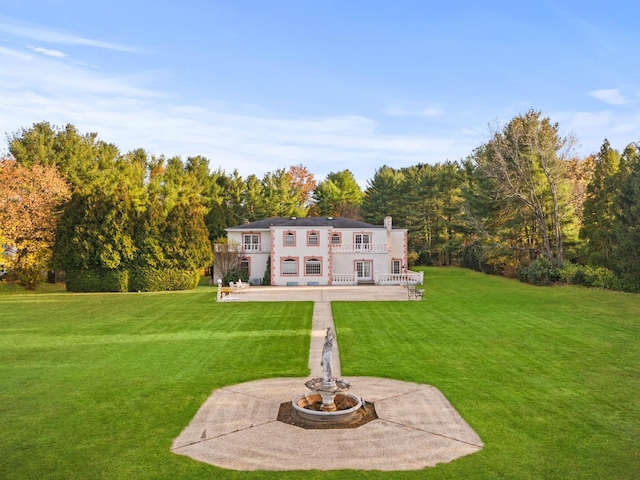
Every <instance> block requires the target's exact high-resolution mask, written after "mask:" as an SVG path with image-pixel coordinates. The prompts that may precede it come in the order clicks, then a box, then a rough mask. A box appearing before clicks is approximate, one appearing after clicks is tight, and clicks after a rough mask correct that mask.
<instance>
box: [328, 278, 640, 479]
mask: <svg viewBox="0 0 640 480" xmlns="http://www.w3.org/2000/svg"><path fill="white" fill-rule="evenodd" d="M425 283H426V285H425V287H426V291H425V299H424V300H423V301H422V302H420V303H418V302H410V303H406V304H402V305H398V304H395V303H377V304H371V303H358V304H356V303H334V304H333V312H334V319H335V322H336V328H337V331H338V338H339V342H340V358H341V362H342V373H343V375H344V376H346V377H348V376H349V375H351V376H355V375H375V376H381V377H389V378H396V379H402V380H408V381H413V382H419V383H426V384H432V385H435V386H437V387H438V388H439V389H440V390H441V391H442V392H443V393H444V394H445V395H446V396H447V397H448V398H449V400H450V401H451V402H452V403H453V405H454V406H455V407H456V408H457V410H458V411H459V412H460V413H461V414H462V415H463V417H464V418H465V419H466V420H467V421H468V422H469V423H470V424H471V426H472V427H473V428H474V429H475V430H476V432H477V433H478V434H479V435H480V437H481V438H482V439H483V441H484V442H485V448H484V449H483V450H482V451H481V452H479V453H477V454H474V455H472V456H469V457H466V458H463V459H461V460H457V461H455V462H453V463H451V464H449V465H442V466H438V467H437V468H435V469H434V470H433V471H432V472H429V475H424V476H422V477H420V478H474V479H476V478H487V479H492V478H517V479H525V478H532V479H534V478H535V479H550V478H558V479H567V478H580V479H585V478H593V479H604V478H610V479H623V478H629V479H631V478H640V400H639V399H640V397H639V395H640V295H631V294H625V293H619V292H609V291H601V290H588V289H584V288H576V287H533V286H529V285H524V284H521V283H519V282H517V281H512V280H507V279H504V278H499V277H492V276H486V275H483V274H479V273H475V272H470V271H467V270H461V269H454V268H451V269H427V270H426V273H425ZM354 388H356V387H355V386H354ZM403 478H404V477H403ZM406 478H414V477H411V476H407V477H406Z"/></svg>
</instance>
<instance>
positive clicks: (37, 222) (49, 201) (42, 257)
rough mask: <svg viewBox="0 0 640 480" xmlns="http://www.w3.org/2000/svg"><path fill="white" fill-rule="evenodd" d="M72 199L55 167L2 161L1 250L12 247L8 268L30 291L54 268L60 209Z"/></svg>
mask: <svg viewBox="0 0 640 480" xmlns="http://www.w3.org/2000/svg"><path fill="white" fill-rule="evenodd" d="M69 196H70V188H69V185H68V184H67V182H65V181H64V179H63V178H62V177H61V176H60V174H59V173H58V171H57V169H56V168H55V167H54V166H47V165H41V164H31V165H30V166H29V167H27V166H23V165H20V164H18V163H17V162H16V161H14V160H12V159H4V160H0V248H5V249H6V247H9V248H8V251H10V252H11V254H10V255H6V256H5V258H4V264H5V268H8V269H12V270H14V271H15V272H16V273H17V275H18V278H19V279H20V282H21V283H22V284H23V285H25V286H26V287H27V288H34V287H35V286H36V285H37V284H38V283H40V282H41V281H42V280H43V273H44V271H45V270H46V269H47V268H49V266H50V260H51V255H52V248H53V244H54V241H55V232H56V226H57V222H58V218H59V209H60V206H61V205H62V204H63V203H64V202H65V201H67V200H68V198H69ZM4 252H5V253H6V252H7V250H4Z"/></svg>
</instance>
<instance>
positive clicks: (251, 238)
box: [243, 234, 260, 252]
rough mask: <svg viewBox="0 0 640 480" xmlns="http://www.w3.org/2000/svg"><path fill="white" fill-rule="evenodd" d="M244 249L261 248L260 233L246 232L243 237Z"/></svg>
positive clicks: (255, 249) (254, 249)
mask: <svg viewBox="0 0 640 480" xmlns="http://www.w3.org/2000/svg"><path fill="white" fill-rule="evenodd" d="M243 244H244V251H245V252H247V251H257V250H260V235H256V234H245V235H244V237H243Z"/></svg>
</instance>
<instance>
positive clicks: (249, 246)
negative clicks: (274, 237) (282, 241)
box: [213, 243, 271, 255]
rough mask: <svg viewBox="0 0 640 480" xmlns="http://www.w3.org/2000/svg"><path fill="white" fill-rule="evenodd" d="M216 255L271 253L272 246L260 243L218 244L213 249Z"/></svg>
mask: <svg viewBox="0 0 640 480" xmlns="http://www.w3.org/2000/svg"><path fill="white" fill-rule="evenodd" d="M213 251H214V253H221V252H233V253H237V254H238V255H248V254H252V253H271V245H263V244H259V243H245V244H244V245H238V244H233V245H227V244H216V245H214V247H213Z"/></svg>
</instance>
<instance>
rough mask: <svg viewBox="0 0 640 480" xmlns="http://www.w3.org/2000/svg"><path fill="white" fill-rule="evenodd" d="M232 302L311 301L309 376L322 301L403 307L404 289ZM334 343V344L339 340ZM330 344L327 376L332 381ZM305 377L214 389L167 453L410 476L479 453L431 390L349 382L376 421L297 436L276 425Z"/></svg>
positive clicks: (255, 295) (327, 291) (239, 464)
mask: <svg viewBox="0 0 640 480" xmlns="http://www.w3.org/2000/svg"><path fill="white" fill-rule="evenodd" d="M238 297H239V298H238V300H239V301H296V300H297V301H309V300H311V301H314V302H315V305H314V311H313V326H312V334H311V346H310V352H309V368H310V370H311V375H310V378H314V377H320V376H322V368H321V367H320V359H321V354H322V346H323V343H324V336H325V332H326V329H327V327H332V328H333V316H332V314H331V304H330V301H335V300H364V301H367V300H369V301H370V300H398V301H400V300H405V301H406V300H407V299H408V297H407V291H406V288H403V287H361V286H358V287H251V288H250V289H249V290H248V291H247V292H243V293H241V294H239V295H238ZM337 340H338V341H339V338H337ZM337 344H338V342H335V345H334V347H335V349H336V350H335V351H334V356H333V361H334V363H333V372H334V375H335V376H336V377H340V376H341V374H340V363H339V355H338V351H337ZM307 379H308V378H277V379H268V380H256V381H253V382H247V383H243V384H239V385H232V386H227V387H223V388H220V389H218V390H214V392H213V393H212V394H211V396H210V397H209V399H207V401H206V402H205V403H204V405H203V406H202V407H201V408H200V410H198V412H197V414H196V416H195V417H194V419H193V420H192V421H191V423H190V424H189V425H188V426H187V428H185V430H184V431H183V432H182V433H181V434H180V436H179V437H178V438H176V439H175V440H174V442H173V445H172V447H171V450H172V451H173V452H174V453H176V454H179V455H186V456H189V457H191V458H193V459H195V460H199V461H202V462H206V463H210V464H212V465H217V466H219V467H223V468H228V469H233V470H312V469H317V470H341V469H356V470H417V469H422V468H425V467H428V466H435V465H436V464H438V463H446V462H450V461H452V460H455V459H456V458H459V457H461V456H464V455H469V454H471V453H475V452H477V451H478V450H480V449H481V448H482V446H483V443H482V440H481V439H480V437H479V436H478V435H477V434H476V433H475V432H474V431H473V429H472V428H471V427H470V426H469V425H468V424H467V423H466V422H465V421H464V419H463V418H462V417H461V416H460V415H459V414H458V413H457V412H456V410H455V409H454V408H453V406H452V405H451V404H450V403H449V401H448V400H447V399H446V398H445V396H444V395H443V394H442V393H441V392H440V391H439V390H438V389H437V388H435V387H433V386H431V385H421V384H416V383H410V382H401V381H398V380H390V379H383V378H372V377H350V378H348V380H349V381H350V382H351V385H352V388H351V392H352V393H354V394H356V395H359V396H361V397H362V398H363V399H364V400H366V401H368V402H374V404H375V409H376V413H377V414H378V419H377V420H374V421H372V422H370V423H368V424H366V425H363V426H361V427H359V428H355V429H339V430H305V429H302V428H299V427H296V426H293V425H288V424H285V423H281V422H279V421H277V419H276V418H277V414H278V409H279V408H280V404H281V403H284V402H288V401H291V400H292V399H293V397H295V396H296V395H298V394H300V393H304V391H305V390H306V387H305V386H304V382H305V381H306V380H307Z"/></svg>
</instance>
